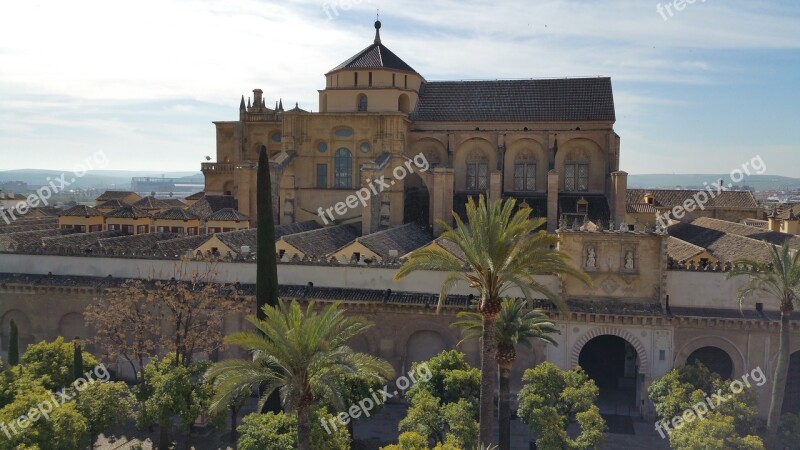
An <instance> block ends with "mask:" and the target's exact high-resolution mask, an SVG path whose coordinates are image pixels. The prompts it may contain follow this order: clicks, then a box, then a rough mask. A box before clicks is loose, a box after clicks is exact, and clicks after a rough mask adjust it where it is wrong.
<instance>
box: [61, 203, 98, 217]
mask: <svg viewBox="0 0 800 450" xmlns="http://www.w3.org/2000/svg"><path fill="white" fill-rule="evenodd" d="M58 215H59V216H75V217H102V216H103V213H101V212H100V211H98V210H97V209H95V208H92V207H91V206H86V205H75V206H73V207H72V208H70V209H68V210H66V211H63V212H61V213H59V214H58Z"/></svg>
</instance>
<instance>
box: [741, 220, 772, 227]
mask: <svg viewBox="0 0 800 450" xmlns="http://www.w3.org/2000/svg"><path fill="white" fill-rule="evenodd" d="M739 223H741V224H744V225H748V226H751V227H756V228H761V229H764V228H767V227H769V222H768V221H766V220H761V219H742V220H740V221H739Z"/></svg>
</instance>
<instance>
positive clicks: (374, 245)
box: [356, 223, 433, 259]
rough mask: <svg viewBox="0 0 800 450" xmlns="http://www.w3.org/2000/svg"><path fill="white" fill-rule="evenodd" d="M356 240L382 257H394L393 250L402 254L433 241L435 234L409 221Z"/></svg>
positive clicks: (399, 254) (398, 254)
mask: <svg viewBox="0 0 800 450" xmlns="http://www.w3.org/2000/svg"><path fill="white" fill-rule="evenodd" d="M356 241H358V242H360V243H361V244H362V245H364V246H365V247H367V248H368V249H370V250H372V251H373V252H375V253H376V254H377V255H378V256H379V257H381V258H382V259H386V258H391V257H392V256H391V255H390V254H389V253H390V252H391V251H392V250H396V251H397V256H402V255H405V254H407V253H410V252H411V251H413V250H416V249H418V248H420V247H422V246H424V245H426V244H428V243H430V242H431V241H433V234H432V233H431V231H430V230H429V229H428V228H427V227H423V226H421V225H419V224H416V223H407V224H405V225H400V226H398V227H394V228H389V229H387V230H383V231H378V232H375V233H372V234H368V235H366V236H362V237H360V238H357V239H356Z"/></svg>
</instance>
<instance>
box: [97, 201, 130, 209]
mask: <svg viewBox="0 0 800 450" xmlns="http://www.w3.org/2000/svg"><path fill="white" fill-rule="evenodd" d="M123 206H130V205H129V204H128V203H125V202H123V201H120V200H108V201H106V202H101V203H98V204H96V205H95V206H94V207H95V208H103V209H119V208H122V207H123Z"/></svg>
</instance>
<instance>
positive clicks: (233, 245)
mask: <svg viewBox="0 0 800 450" xmlns="http://www.w3.org/2000/svg"><path fill="white" fill-rule="evenodd" d="M216 236H217V239H219V240H220V241H222V242H223V243H224V244H225V245H227V246H228V247H230V249H231V250H233V251H235V252H239V251H240V250H241V248H242V246H244V245H246V246H248V247H250V251H251V252H255V251H256V247H257V246H258V230H257V229H255V228H248V229H246V230H236V231H226V232H224V233H216Z"/></svg>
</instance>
